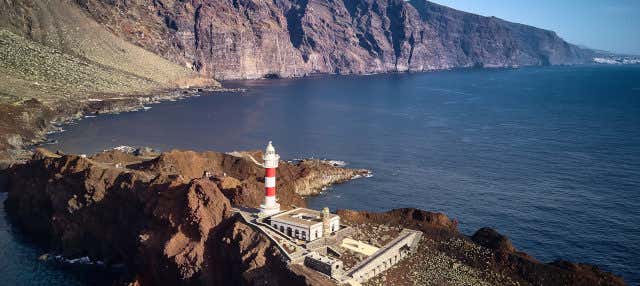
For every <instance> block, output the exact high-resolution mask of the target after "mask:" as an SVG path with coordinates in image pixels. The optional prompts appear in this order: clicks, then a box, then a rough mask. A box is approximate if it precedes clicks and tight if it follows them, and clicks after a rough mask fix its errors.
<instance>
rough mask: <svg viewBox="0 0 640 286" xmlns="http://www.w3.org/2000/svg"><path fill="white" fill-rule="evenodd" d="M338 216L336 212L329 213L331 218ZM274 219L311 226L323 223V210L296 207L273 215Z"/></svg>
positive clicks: (272, 218)
mask: <svg viewBox="0 0 640 286" xmlns="http://www.w3.org/2000/svg"><path fill="white" fill-rule="evenodd" d="M334 217H338V215H336V214H332V213H329V219H330V220H331V219H333V218H334ZM271 220H272V221H276V222H277V221H279V222H283V223H289V224H293V225H301V226H307V227H310V226H312V225H315V224H318V223H322V212H321V211H317V210H312V209H308V208H295V209H292V210H290V211H286V212H283V213H280V214H277V215H274V216H272V217H271Z"/></svg>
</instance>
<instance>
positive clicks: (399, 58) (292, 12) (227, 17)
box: [76, 0, 591, 79]
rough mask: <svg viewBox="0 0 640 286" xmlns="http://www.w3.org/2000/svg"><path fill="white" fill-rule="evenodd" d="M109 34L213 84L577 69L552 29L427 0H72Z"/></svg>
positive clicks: (569, 48)
mask: <svg viewBox="0 0 640 286" xmlns="http://www.w3.org/2000/svg"><path fill="white" fill-rule="evenodd" d="M76 2H77V3H78V5H79V6H80V7H82V8H83V9H84V10H85V11H87V12H88V13H89V14H90V15H92V16H93V17H94V19H96V21H98V22H100V23H102V24H103V25H105V26H106V27H107V28H108V29H109V30H110V31H112V32H113V33H115V34H116V35H119V36H121V37H123V38H125V39H128V40H129V41H130V42H132V43H135V44H137V45H139V46H141V47H143V48H145V49H148V50H150V51H153V52H155V53H157V54H160V55H162V56H164V57H165V58H168V59H170V60H171V61H173V62H175V63H178V64H181V65H183V66H185V67H188V68H191V69H193V70H195V71H198V72H200V73H203V74H207V75H211V76H213V77H215V78H218V79H252V78H261V77H272V76H277V77H296V76H305V75H309V74H314V73H335V74H369V73H383V72H402V71H429V70H438V69H449V68H457V67H517V66H525V65H556V64H578V63H587V62H590V61H591V51H590V50H585V49H581V48H579V47H577V46H575V45H572V44H569V43H567V42H566V41H564V40H562V39H561V38H560V37H558V36H557V34H556V33H555V32H553V31H549V30H543V29H539V28H535V27H532V26H527V25H524V24H518V23H512V22H508V21H505V20H502V19H499V18H495V17H485V16H480V15H476V14H472V13H467V12H463V11H459V10H455V9H452V8H449V7H446V6H442V5H439V4H435V3H432V2H428V1H425V0H413V1H400V0H340V1H324V0H309V1H307V0H276V1H223V0H208V1H202V0H193V1H155V2H154V4H150V5H146V3H144V1H122V0H116V1H104V0H77V1H76Z"/></svg>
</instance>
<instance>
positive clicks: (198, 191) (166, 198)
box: [3, 149, 358, 285]
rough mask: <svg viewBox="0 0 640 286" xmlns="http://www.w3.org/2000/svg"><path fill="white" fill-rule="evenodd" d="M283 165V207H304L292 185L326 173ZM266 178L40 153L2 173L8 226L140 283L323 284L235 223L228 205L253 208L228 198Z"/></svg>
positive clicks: (229, 163)
mask: <svg viewBox="0 0 640 286" xmlns="http://www.w3.org/2000/svg"><path fill="white" fill-rule="evenodd" d="M280 166H281V168H282V170H285V171H284V174H283V176H281V178H280V181H281V182H280V184H281V185H282V186H283V188H282V190H281V193H284V194H287V192H290V193H289V194H288V195H287V196H285V197H289V198H290V199H289V201H286V200H281V203H282V204H283V206H284V207H288V206H289V205H290V203H292V202H297V200H299V201H301V202H303V200H302V198H301V196H300V195H299V194H297V193H295V192H296V190H298V189H297V187H296V184H294V183H295V181H297V180H300V179H305V178H306V176H308V175H309V174H313V173H317V172H320V173H322V172H323V169H324V168H325V167H323V166H321V165H315V166H306V167H305V168H303V167H300V166H299V165H296V164H289V163H286V162H281V165H280ZM314 168H315V169H314ZM326 168H328V170H332V172H334V173H336V172H338V170H343V172H345V173H346V174H349V175H350V176H353V174H354V172H356V173H357V172H358V171H357V170H348V169H341V168H337V167H333V166H330V167H326ZM205 174H206V176H205ZM262 176H263V169H262V168H261V167H258V166H257V165H256V164H255V163H254V162H253V161H250V160H248V159H246V158H243V157H238V156H232V155H228V154H223V153H217V152H203V153H197V152H192V151H171V152H167V153H162V154H155V153H154V152H152V151H150V150H140V151H135V152H123V151H119V150H111V151H105V152H102V153H99V154H96V155H93V156H90V157H85V156H76V155H65V154H56V153H52V152H49V151H47V150H44V149H38V150H36V152H35V154H34V156H33V159H32V160H30V161H29V162H27V163H26V164H22V165H15V166H13V167H11V168H9V169H8V170H6V178H7V180H5V181H3V183H4V184H6V186H5V187H6V188H3V190H6V191H7V192H8V193H9V195H8V198H7V200H6V209H7V211H8V213H9V215H10V217H11V219H12V222H13V223H14V224H16V225H18V226H19V227H20V228H21V229H22V230H24V231H25V232H26V233H27V234H29V235H32V236H33V237H34V238H36V239H41V243H43V244H44V245H46V246H47V247H48V248H51V249H53V250H54V251H55V252H59V253H61V254H62V255H64V256H65V257H72V258H73V257H84V256H88V257H90V258H91V259H96V260H102V261H104V262H105V263H107V264H119V263H124V264H125V265H127V268H128V269H130V270H131V275H132V279H134V280H135V282H136V283H137V284H138V285H191V284H195V285H199V284H202V285H239V284H243V285H264V283H268V284H269V285H307V284H308V283H310V282H309V281H308V280H307V279H314V281H315V279H320V280H322V279H321V278H318V277H315V278H314V277H313V274H309V273H307V274H304V275H303V274H297V273H299V272H300V271H293V270H290V269H289V268H288V266H287V265H286V264H285V263H284V262H283V260H282V254H281V253H280V250H278V248H277V247H275V245H273V244H272V242H271V241H270V240H269V239H268V238H267V237H265V236H264V235H262V234H261V233H258V232H256V231H254V230H253V228H251V227H249V226H248V225H245V224H244V223H242V222H241V221H240V220H238V219H236V217H235V216H234V215H233V212H232V209H231V205H232V202H234V204H236V205H239V206H252V205H246V204H243V203H244V202H245V201H243V199H241V198H240V199H239V198H236V197H234V193H230V192H225V191H223V190H224V189H225V188H227V189H228V188H232V189H233V188H244V189H243V192H244V193H245V194H246V193H256V195H253V194H251V195H250V196H251V197H254V196H255V197H262V196H263V182H262V181H263V178H262ZM305 185H308V184H305ZM310 185H314V184H313V183H311V184H310ZM287 186H290V187H287ZM254 187H259V188H254ZM221 189H222V190H221ZM293 198H297V199H295V200H294V199H293ZM302 273H304V271H303V272H302Z"/></svg>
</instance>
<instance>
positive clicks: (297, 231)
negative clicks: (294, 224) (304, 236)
mask: <svg viewBox="0 0 640 286" xmlns="http://www.w3.org/2000/svg"><path fill="white" fill-rule="evenodd" d="M295 237H297V238H299V237H300V231H299V230H297V229H296V236H295Z"/></svg>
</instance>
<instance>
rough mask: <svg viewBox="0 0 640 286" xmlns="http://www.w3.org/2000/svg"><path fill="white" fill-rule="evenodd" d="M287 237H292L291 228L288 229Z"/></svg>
mask: <svg viewBox="0 0 640 286" xmlns="http://www.w3.org/2000/svg"><path fill="white" fill-rule="evenodd" d="M287 235H288V236H292V235H291V228H290V227H287Z"/></svg>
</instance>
